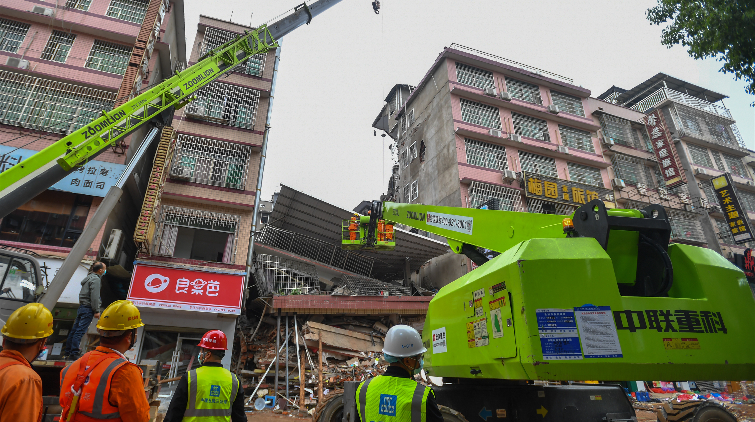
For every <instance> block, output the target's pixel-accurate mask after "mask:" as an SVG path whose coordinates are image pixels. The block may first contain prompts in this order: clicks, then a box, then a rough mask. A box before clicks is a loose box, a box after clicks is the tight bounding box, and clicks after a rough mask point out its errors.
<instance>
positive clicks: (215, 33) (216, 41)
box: [199, 27, 266, 76]
mask: <svg viewBox="0 0 755 422" xmlns="http://www.w3.org/2000/svg"><path fill="white" fill-rule="evenodd" d="M239 35H241V34H237V33H235V32H231V31H224V30H222V29H217V28H212V27H207V29H206V30H205V33H204V39H203V41H202V46H201V48H200V49H199V56H200V57H201V56H204V55H205V54H206V53H207V52H208V51H210V50H212V49H215V48H218V47H220V46H221V45H223V44H225V43H227V42H228V41H231V40H233V39H235V38H236V37H238V36H239ZM265 58H266V54H265V53H260V54H255V55H254V56H252V57H250V58H249V59H248V60H247V61H246V62H244V63H241V64H240V65H238V66H236V67H235V68H233V69H232V72H239V73H243V74H245V75H252V76H262V73H263V72H264V71H265Z"/></svg>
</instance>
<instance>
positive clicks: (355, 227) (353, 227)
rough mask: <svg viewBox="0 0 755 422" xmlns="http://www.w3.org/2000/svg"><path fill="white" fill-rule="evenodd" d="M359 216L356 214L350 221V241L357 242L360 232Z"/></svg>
mask: <svg viewBox="0 0 755 422" xmlns="http://www.w3.org/2000/svg"><path fill="white" fill-rule="evenodd" d="M358 218H359V216H358V215H356V214H354V215H353V216H351V220H349V240H357V232H359V223H357V219H358Z"/></svg>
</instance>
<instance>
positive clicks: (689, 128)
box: [678, 109, 703, 138]
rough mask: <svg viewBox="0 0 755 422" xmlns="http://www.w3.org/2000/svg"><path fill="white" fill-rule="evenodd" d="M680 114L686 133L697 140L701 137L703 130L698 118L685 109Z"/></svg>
mask: <svg viewBox="0 0 755 422" xmlns="http://www.w3.org/2000/svg"><path fill="white" fill-rule="evenodd" d="M678 112H679V119H680V120H681V124H682V126H683V129H684V130H685V132H687V134H689V135H692V136H694V137H697V138H699V137H701V136H702V134H703V130H702V128H700V123H698V121H697V117H696V116H694V115H693V114H692V113H689V112H687V111H686V110H683V109H680V110H678Z"/></svg>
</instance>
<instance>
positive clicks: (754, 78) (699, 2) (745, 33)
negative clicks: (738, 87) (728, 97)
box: [647, 0, 755, 106]
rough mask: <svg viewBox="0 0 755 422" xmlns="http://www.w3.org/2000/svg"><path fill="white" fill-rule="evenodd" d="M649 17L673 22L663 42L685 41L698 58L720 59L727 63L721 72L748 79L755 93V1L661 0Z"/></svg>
mask: <svg viewBox="0 0 755 422" xmlns="http://www.w3.org/2000/svg"><path fill="white" fill-rule="evenodd" d="M647 18H648V20H649V21H650V22H651V23H653V24H656V25H660V24H663V23H666V22H670V24H669V25H668V26H667V27H666V28H664V29H663V35H662V39H661V43H662V44H663V45H665V46H668V47H669V48H670V47H671V46H673V45H676V44H681V45H683V46H685V47H687V51H688V52H689V55H690V56H692V57H694V58H696V59H703V58H706V57H715V58H717V59H718V60H719V61H722V62H724V65H723V67H722V68H721V72H725V73H733V74H734V75H735V76H736V78H737V79H742V78H744V79H745V81H747V82H748V83H749V85H748V86H747V87H746V88H745V91H747V93H749V94H755V0H658V6H655V7H653V8H650V9H648V11H647ZM751 105H752V106H755V102H753V103H752V104H751Z"/></svg>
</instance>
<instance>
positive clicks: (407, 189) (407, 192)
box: [404, 183, 412, 204]
mask: <svg viewBox="0 0 755 422" xmlns="http://www.w3.org/2000/svg"><path fill="white" fill-rule="evenodd" d="M404 202H406V203H407V204H408V203H410V202H412V186H411V185H410V184H409V183H407V184H406V186H404Z"/></svg>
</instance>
